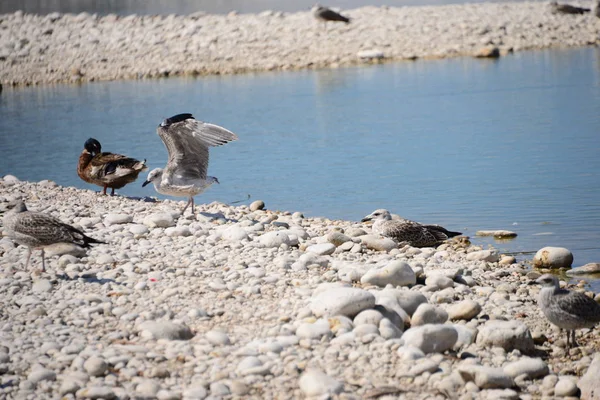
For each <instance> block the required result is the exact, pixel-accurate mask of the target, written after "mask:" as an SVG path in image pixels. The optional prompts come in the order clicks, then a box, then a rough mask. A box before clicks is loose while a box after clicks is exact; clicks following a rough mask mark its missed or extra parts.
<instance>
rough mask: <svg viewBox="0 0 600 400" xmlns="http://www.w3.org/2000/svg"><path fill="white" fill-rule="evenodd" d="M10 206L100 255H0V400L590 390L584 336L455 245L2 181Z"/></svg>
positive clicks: (519, 284)
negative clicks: (43, 218)
mask: <svg viewBox="0 0 600 400" xmlns="http://www.w3.org/2000/svg"><path fill="white" fill-rule="evenodd" d="M19 197H23V198H24V199H25V200H26V203H27V205H28V207H29V209H30V210H32V211H38V212H44V213H48V214H50V215H53V216H55V217H57V218H59V219H61V220H62V221H63V222H66V223H69V224H73V225H74V226H76V227H79V228H81V229H82V230H84V231H85V233H86V234H87V235H89V236H91V237H94V238H96V239H99V240H102V241H105V242H107V244H100V245H97V246H95V247H94V248H92V249H90V250H88V251H87V254H86V253H81V252H79V251H75V252H73V253H71V254H63V255H60V256H59V255H54V256H50V257H48V258H47V272H45V273H41V274H40V273H37V272H35V269H36V268H39V266H40V263H41V261H40V254H39V251H35V252H34V256H33V258H32V265H31V267H30V268H31V270H30V271H25V270H24V269H23V267H24V263H25V259H26V252H27V250H26V249H25V248H24V247H22V246H15V244H14V243H13V242H12V241H11V240H9V239H8V238H3V239H1V240H0V304H1V307H0V382H1V385H0V398H5V397H6V398H15V399H25V398H36V399H46V398H48V399H50V398H59V397H61V396H62V398H65V399H73V398H77V399H80V398H81V399H83V398H92V399H94V398H104V399H111V398H119V399H134V398H136V399H137V398H147V399H151V398H157V399H204V398H210V399H219V398H255V399H291V398H314V399H317V398H319V399H324V398H330V397H334V398H340V399H365V398H381V399H395V398H403V399H425V398H427V399H432V398H439V399H446V398H451V399H499V398H502V399H518V398H520V399H533V398H542V397H547V398H554V397H571V398H572V397H578V396H579V395H580V393H587V392H586V390H588V389H589V387H588V388H587V389H586V386H585V385H586V382H590V384H591V386H592V387H593V385H594V384H595V379H596V377H597V376H598V373H599V371H598V368H599V367H600V357H599V358H597V359H595V361H594V362H592V361H593V360H594V355H595V352H596V351H597V350H598V349H599V348H600V339H598V336H597V334H594V333H597V332H594V333H589V332H584V331H579V332H578V340H579V343H580V347H578V348H575V349H567V348H565V337H566V336H565V335H562V334H560V333H559V332H558V331H557V330H556V329H555V328H552V327H551V325H550V324H549V322H548V321H547V320H546V319H545V317H544V316H543V314H542V313H541V310H540V309H539V307H538V306H537V304H536V301H535V298H536V296H537V293H539V290H540V288H539V287H538V286H537V285H531V284H530V282H531V281H532V280H534V279H535V278H536V277H538V276H539V275H540V274H539V273H538V272H537V271H531V270H529V269H528V268H527V267H525V266H524V265H523V264H520V263H515V262H514V258H512V257H509V256H503V255H501V254H498V252H497V251H496V250H494V249H482V248H480V247H477V246H473V245H471V244H470V243H469V241H468V240H466V239H465V238H459V239H456V240H453V241H451V242H448V243H444V244H442V245H440V246H438V247H437V248H420V249H419V248H413V247H410V246H405V247H402V248H397V246H393V245H392V246H390V245H389V240H385V239H381V238H379V237H377V236H374V235H372V234H371V230H370V227H369V226H367V225H365V224H362V223H357V222H351V221H339V220H329V219H327V218H305V217H304V216H303V215H302V214H301V213H300V212H279V211H271V210H268V209H262V205H261V204H260V202H254V203H253V204H251V205H249V206H246V205H242V206H237V207H234V206H229V205H226V204H222V203H211V204H207V205H198V207H197V209H198V212H199V214H198V219H197V220H193V219H191V218H190V217H188V216H187V215H186V216H185V217H180V215H179V211H180V210H181V208H182V207H183V202H175V201H170V200H166V201H161V202H151V201H144V200H136V199H129V198H125V197H120V196H115V197H109V196H103V195H101V194H99V193H96V192H93V191H90V190H80V189H76V188H71V187H60V186H58V185H56V184H55V183H54V182H50V181H42V182H38V183H29V182H21V181H18V180H17V179H16V178H14V177H10V176H7V177H5V178H4V179H0V211H1V210H4V209H6V204H7V203H8V202H9V201H12V200H14V199H15V198H19ZM198 200H199V201H201V196H200V197H199V198H198ZM267 206H268V205H267ZM575 289H577V288H575ZM580 290H582V289H580ZM586 371H587V375H585V376H584V374H586ZM582 376H584V378H583V379H580V378H581V377H582ZM578 385H579V387H578ZM582 397H583V396H582Z"/></svg>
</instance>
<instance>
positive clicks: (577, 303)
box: [536, 274, 600, 347]
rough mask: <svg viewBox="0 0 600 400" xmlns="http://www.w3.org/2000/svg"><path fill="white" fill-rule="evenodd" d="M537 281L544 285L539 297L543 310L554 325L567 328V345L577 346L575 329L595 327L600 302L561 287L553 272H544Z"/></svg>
mask: <svg viewBox="0 0 600 400" xmlns="http://www.w3.org/2000/svg"><path fill="white" fill-rule="evenodd" d="M536 282H537V283H539V284H541V285H542V290H540V294H539V297H538V304H539V305H540V308H541V309H542V312H543V313H544V315H545V316H546V318H548V320H549V321H550V322H552V323H553V324H554V325H556V326H558V327H559V328H560V329H566V330H567V347H569V344H570V345H571V347H575V346H577V342H576V341H575V330H576V329H581V328H593V327H594V326H595V325H596V324H597V323H598V322H600V304H598V303H596V302H595V301H594V299H591V298H589V297H588V296H586V295H585V294H583V293H579V292H572V291H569V290H567V289H561V288H560V284H559V283H558V278H557V277H556V276H554V275H552V274H544V275H542V276H540V277H539V278H538V279H537V280H536ZM569 339H570V343H569Z"/></svg>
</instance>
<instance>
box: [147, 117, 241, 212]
mask: <svg viewBox="0 0 600 400" xmlns="http://www.w3.org/2000/svg"><path fill="white" fill-rule="evenodd" d="M157 133H158V136H160V138H161V139H162V141H163V143H164V144H165V147H166V148H167V151H168V152H169V160H168V161H167V165H166V167H165V168H164V169H162V168H155V169H153V170H152V171H150V173H149V174H148V178H147V179H146V182H144V184H143V185H142V186H146V185H147V184H149V183H150V182H152V183H153V184H154V189H156V191H157V192H158V193H162V194H166V195H169V196H177V197H187V198H188V202H187V204H186V205H185V207H184V208H183V211H181V214H182V215H183V213H184V212H185V210H186V209H187V208H188V206H189V205H190V204H191V205H192V215H193V214H194V196H196V195H197V194H200V193H202V192H204V191H205V190H206V189H207V188H208V187H210V185H212V184H213V183H215V182H216V183H219V180H218V179H217V178H215V177H214V176H207V175H206V172H207V170H208V148H209V147H214V146H221V145H223V144H225V143H228V142H231V141H234V140H237V138H238V137H237V136H236V134H235V133H233V132H230V131H228V130H227V129H225V128H222V127H220V126H217V125H213V124H209V123H206V122H202V121H198V120H197V119H195V118H194V117H193V116H192V114H177V115H175V116H173V117H171V118H167V119H165V120H164V121H163V122H162V123H161V124H160V125H159V126H158V128H157Z"/></svg>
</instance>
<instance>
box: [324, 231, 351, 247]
mask: <svg viewBox="0 0 600 400" xmlns="http://www.w3.org/2000/svg"><path fill="white" fill-rule="evenodd" d="M327 241H328V242H329V243H332V244H333V245H335V246H336V247H339V246H341V245H343V244H344V243H348V242H352V238H351V237H349V236H346V235H344V234H343V233H341V232H337V231H333V232H329V233H328V234H327ZM348 250H349V249H348Z"/></svg>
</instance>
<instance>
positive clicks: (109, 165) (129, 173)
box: [77, 138, 148, 196]
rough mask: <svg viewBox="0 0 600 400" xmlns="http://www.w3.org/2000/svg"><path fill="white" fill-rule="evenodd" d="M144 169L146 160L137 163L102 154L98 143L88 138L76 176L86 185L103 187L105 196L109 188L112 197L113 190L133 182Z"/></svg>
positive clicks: (113, 155) (124, 157) (125, 158)
mask: <svg viewBox="0 0 600 400" xmlns="http://www.w3.org/2000/svg"><path fill="white" fill-rule="evenodd" d="M146 169H148V167H146V160H144V161H138V160H136V159H135V158H131V157H127V156H123V155H121V154H113V153H108V152H102V146H101V145H100V142H99V141H97V140H96V139H94V138H89V139H88V140H86V142H85V144H84V145H83V151H82V152H81V154H80V155H79V162H78V164H77V175H79V177H80V178H81V179H83V180H84V181H86V182H88V183H92V184H94V185H98V186H102V187H104V190H103V191H102V193H103V194H106V189H107V188H111V189H112V191H111V193H110V195H111V196H114V194H115V189H121V188H122V187H123V186H125V185H127V184H128V183H131V182H133V181H135V180H136V179H137V177H138V175H139V174H140V172H142V171H144V170H146Z"/></svg>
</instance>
